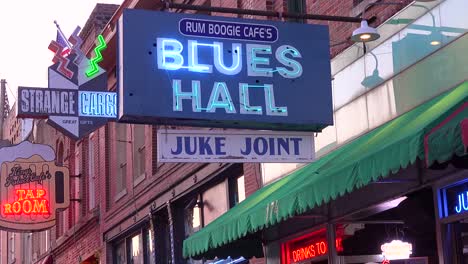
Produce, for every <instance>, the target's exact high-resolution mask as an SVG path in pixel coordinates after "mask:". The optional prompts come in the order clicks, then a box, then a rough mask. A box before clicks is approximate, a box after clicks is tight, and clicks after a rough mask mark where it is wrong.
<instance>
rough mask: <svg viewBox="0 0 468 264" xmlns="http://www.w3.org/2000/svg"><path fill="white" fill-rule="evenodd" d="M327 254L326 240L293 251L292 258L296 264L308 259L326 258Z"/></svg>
mask: <svg viewBox="0 0 468 264" xmlns="http://www.w3.org/2000/svg"><path fill="white" fill-rule="evenodd" d="M327 252H328V248H327V242H326V241H325V240H321V241H317V242H314V243H311V244H309V245H307V246H305V247H300V248H298V249H295V250H293V251H292V257H293V261H294V262H300V261H303V260H306V259H313V258H315V257H320V256H324V255H326V254H327Z"/></svg>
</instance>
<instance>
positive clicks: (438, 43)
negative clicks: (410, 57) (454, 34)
mask: <svg viewBox="0 0 468 264" xmlns="http://www.w3.org/2000/svg"><path fill="white" fill-rule="evenodd" d="M431 45H432V46H439V45H440V41H438V40H433V41H431Z"/></svg>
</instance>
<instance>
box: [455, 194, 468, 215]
mask: <svg viewBox="0 0 468 264" xmlns="http://www.w3.org/2000/svg"><path fill="white" fill-rule="evenodd" d="M466 211H468V192H461V193H459V194H458V204H457V205H455V212H457V213H461V212H466Z"/></svg>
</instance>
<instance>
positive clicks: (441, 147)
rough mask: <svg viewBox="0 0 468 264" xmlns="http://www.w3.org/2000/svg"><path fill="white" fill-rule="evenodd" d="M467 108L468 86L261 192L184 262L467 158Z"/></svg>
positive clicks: (203, 237) (217, 224)
mask: <svg viewBox="0 0 468 264" xmlns="http://www.w3.org/2000/svg"><path fill="white" fill-rule="evenodd" d="M467 102H468V82H464V83H463V84H461V85H460V86H458V87H457V88H455V89H452V90H450V91H448V92H445V93H443V94H441V95H439V96H437V97H436V98H433V99H432V100H430V101H428V102H426V103H424V104H422V105H420V106H418V107H416V108H414V109H413V110H411V111H409V112H407V113H405V114H403V115H401V116H399V117H397V118H395V119H394V120H392V121H389V122H387V123H386V124H384V125H382V126H380V127H378V128H376V129H374V130H372V131H371V132H369V133H367V134H365V135H363V136H361V137H359V138H357V139H355V140H354V141H352V142H350V143H348V144H346V145H344V146H342V147H341V148H339V149H337V150H334V151H332V152H331V153H329V154H327V155H326V156H324V157H322V158H320V159H319V160H317V161H315V162H313V163H311V164H309V165H307V166H305V167H303V168H301V169H299V170H297V171H295V172H293V173H291V174H290V175H288V176H286V177H284V178H282V179H280V180H278V181H276V182H274V183H272V184H270V185H268V186H266V187H264V188H262V189H260V190H258V191H257V192H255V193H254V194H252V195H251V196H250V197H248V198H247V199H246V200H244V201H243V202H242V203H240V204H238V205H237V206H235V207H234V208H232V209H231V210H229V211H228V212H226V213H225V214H224V215H222V216H220V217H219V218H217V219H216V220H215V221H213V222H212V223H210V224H209V225H207V226H206V227H204V228H203V229H202V230H200V231H199V232H197V233H195V234H193V235H192V236H190V237H189V238H187V239H186V240H185V241H184V247H183V255H184V257H186V258H189V257H195V258H197V257H200V256H204V255H205V254H208V255H210V256H214V255H215V254H213V253H215V252H216V251H217V250H219V249H221V248H229V247H231V246H232V245H230V244H231V243H233V242H234V241H236V242H238V241H245V240H246V238H249V237H250V236H249V235H251V234H253V233H256V232H258V231H261V230H263V229H265V228H267V227H270V226H272V225H275V224H277V223H279V222H281V221H284V220H286V219H288V218H291V217H293V216H295V215H300V214H303V213H305V212H307V211H308V210H311V209H312V208H314V207H317V206H319V205H321V204H323V203H327V202H328V201H330V199H335V198H337V197H338V196H342V195H344V194H345V193H347V192H352V191H353V190H354V189H356V188H360V187H363V186H365V185H367V184H369V183H370V182H372V181H376V180H379V179H381V178H384V177H386V176H388V175H389V174H390V173H396V172H398V171H399V170H400V169H401V168H406V167H407V166H408V165H409V164H412V163H414V162H415V161H416V159H420V160H422V161H426V166H430V165H431V164H432V163H434V162H438V163H442V162H444V161H448V160H450V159H451V158H452V156H453V155H457V156H464V155H465V154H466V145H465V144H464V142H463V139H462V138H464V136H463V133H464V132H463V131H466V129H464V127H465V123H464V122H463V120H464V119H468V103H467ZM465 122H466V120H465ZM247 240H248V239H247ZM244 244H245V243H244ZM256 246H257V245H256ZM260 246H261V245H260ZM235 248H237V246H236V247H235Z"/></svg>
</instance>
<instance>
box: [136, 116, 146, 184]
mask: <svg viewBox="0 0 468 264" xmlns="http://www.w3.org/2000/svg"><path fill="white" fill-rule="evenodd" d="M133 128H134V129H133V177H134V179H135V178H140V177H142V176H143V177H144V174H145V125H134V126H133Z"/></svg>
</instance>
